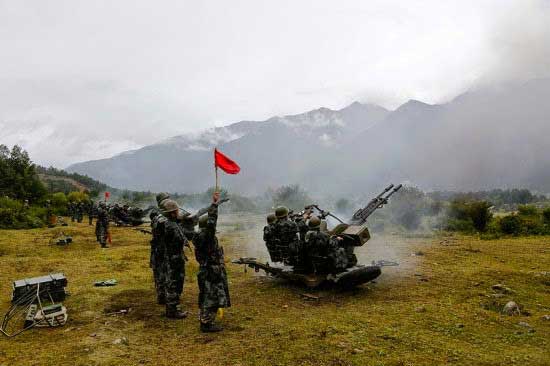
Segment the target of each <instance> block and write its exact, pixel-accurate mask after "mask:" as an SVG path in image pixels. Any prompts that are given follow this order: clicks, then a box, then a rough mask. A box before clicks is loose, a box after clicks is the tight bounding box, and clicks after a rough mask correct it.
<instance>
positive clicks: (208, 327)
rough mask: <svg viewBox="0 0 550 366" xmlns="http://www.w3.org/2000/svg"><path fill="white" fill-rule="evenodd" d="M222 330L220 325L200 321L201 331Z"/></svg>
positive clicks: (212, 331) (214, 331) (213, 331)
mask: <svg viewBox="0 0 550 366" xmlns="http://www.w3.org/2000/svg"><path fill="white" fill-rule="evenodd" d="M222 330H223V328H222V326H221V325H217V324H214V323H203V322H201V332H203V333H216V332H221V331H222Z"/></svg>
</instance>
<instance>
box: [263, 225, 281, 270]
mask: <svg viewBox="0 0 550 366" xmlns="http://www.w3.org/2000/svg"><path fill="white" fill-rule="evenodd" d="M275 220H277V217H276V216H275V214H269V215H267V225H266V226H264V241H265V246H266V247H267V251H268V252H269V257H270V258H271V261H272V262H280V261H281V258H280V257H279V256H278V252H277V250H276V248H275V240H274V239H275V238H274V236H273V230H274V224H275Z"/></svg>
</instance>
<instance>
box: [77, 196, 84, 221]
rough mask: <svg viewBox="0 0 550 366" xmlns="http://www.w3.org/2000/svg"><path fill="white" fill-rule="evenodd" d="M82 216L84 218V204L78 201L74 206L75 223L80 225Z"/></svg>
mask: <svg viewBox="0 0 550 366" xmlns="http://www.w3.org/2000/svg"><path fill="white" fill-rule="evenodd" d="M83 216H84V202H82V201H80V202H78V204H77V205H76V221H77V222H78V223H81V222H82V219H83Z"/></svg>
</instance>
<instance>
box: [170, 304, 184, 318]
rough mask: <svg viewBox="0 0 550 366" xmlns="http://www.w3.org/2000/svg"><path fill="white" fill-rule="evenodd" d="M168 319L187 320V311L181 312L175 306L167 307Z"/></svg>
mask: <svg viewBox="0 0 550 366" xmlns="http://www.w3.org/2000/svg"><path fill="white" fill-rule="evenodd" d="M166 317H167V318H169V319H185V318H187V311H181V310H180V309H179V308H178V307H177V306H174V305H166Z"/></svg>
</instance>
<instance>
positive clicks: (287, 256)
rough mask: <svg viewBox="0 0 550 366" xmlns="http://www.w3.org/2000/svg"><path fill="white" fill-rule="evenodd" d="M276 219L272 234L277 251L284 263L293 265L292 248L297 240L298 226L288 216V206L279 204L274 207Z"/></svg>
mask: <svg viewBox="0 0 550 366" xmlns="http://www.w3.org/2000/svg"><path fill="white" fill-rule="evenodd" d="M275 216H276V217H277V221H275V224H274V230H273V234H274V237H275V241H276V244H275V245H276V246H277V251H278V252H279V254H280V256H281V259H282V260H283V262H284V263H285V264H289V265H293V264H294V262H295V258H294V253H293V251H294V249H295V247H296V245H297V242H299V237H298V226H297V225H296V223H295V222H294V221H292V220H289V218H288V208H286V207H284V206H279V207H277V208H276V209H275Z"/></svg>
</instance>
